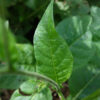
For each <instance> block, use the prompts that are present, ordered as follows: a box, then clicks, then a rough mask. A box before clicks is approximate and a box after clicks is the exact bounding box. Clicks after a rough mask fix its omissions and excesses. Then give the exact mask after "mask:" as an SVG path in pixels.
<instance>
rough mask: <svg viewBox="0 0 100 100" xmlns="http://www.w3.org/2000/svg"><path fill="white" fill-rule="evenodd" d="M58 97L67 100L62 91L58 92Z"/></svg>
mask: <svg viewBox="0 0 100 100" xmlns="http://www.w3.org/2000/svg"><path fill="white" fill-rule="evenodd" d="M58 95H59V97H60V100H65V97H64V95H63V94H62V92H61V90H59V91H58Z"/></svg>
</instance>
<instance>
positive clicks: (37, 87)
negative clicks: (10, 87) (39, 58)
mask: <svg viewBox="0 0 100 100" xmlns="http://www.w3.org/2000/svg"><path fill="white" fill-rule="evenodd" d="M41 84H42V83H39V82H37V83H36V82H35V83H34V82H33V81H32V80H31V81H27V82H25V83H23V84H22V85H21V88H20V89H21V91H19V90H16V91H15V92H14V93H13V95H12V97H11V99H10V100H52V95H51V91H50V89H49V88H47V87H46V86H45V85H41ZM26 93H30V95H29V96H26V95H28V94H26ZM25 94H26V95H25Z"/></svg>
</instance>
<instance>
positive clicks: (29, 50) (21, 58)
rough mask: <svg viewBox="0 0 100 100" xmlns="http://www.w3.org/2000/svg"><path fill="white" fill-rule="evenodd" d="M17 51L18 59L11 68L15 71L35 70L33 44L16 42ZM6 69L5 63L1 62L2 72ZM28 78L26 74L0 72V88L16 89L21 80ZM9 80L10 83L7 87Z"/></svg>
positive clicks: (0, 69) (0, 68)
mask: <svg viewBox="0 0 100 100" xmlns="http://www.w3.org/2000/svg"><path fill="white" fill-rule="evenodd" d="M16 48H17V52H18V56H17V57H18V59H17V61H16V62H15V63H14V64H13V68H14V70H16V71H19V70H21V71H29V72H35V71H36V68H35V63H36V62H35V58H34V50H33V46H32V45H30V44H17V45H16ZM6 69H7V66H6V65H5V63H1V65H0V71H1V72H4V71H5V70H6ZM27 79H29V77H27V76H21V75H18V76H17V75H9V74H6V75H3V74H0V88H1V89H16V88H18V87H19V86H20V84H21V83H22V82H24V81H25V80H27ZM9 82H10V83H11V84H10V85H9V87H8V84H9Z"/></svg>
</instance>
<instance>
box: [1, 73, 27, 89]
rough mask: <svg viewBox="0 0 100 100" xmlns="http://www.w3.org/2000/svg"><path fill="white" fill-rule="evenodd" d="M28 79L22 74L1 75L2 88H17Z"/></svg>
mask: <svg viewBox="0 0 100 100" xmlns="http://www.w3.org/2000/svg"><path fill="white" fill-rule="evenodd" d="M27 79H28V77H25V76H21V75H9V74H7V75H0V89H10V90H12V89H17V88H19V86H20V85H21V84H22V83H23V82H24V81H26V80H27Z"/></svg>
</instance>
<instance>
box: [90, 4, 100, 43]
mask: <svg viewBox="0 0 100 100" xmlns="http://www.w3.org/2000/svg"><path fill="white" fill-rule="evenodd" d="M91 15H92V17H93V22H92V25H91V31H92V33H93V41H100V8H99V7H94V6H93V7H92V8H91Z"/></svg>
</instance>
